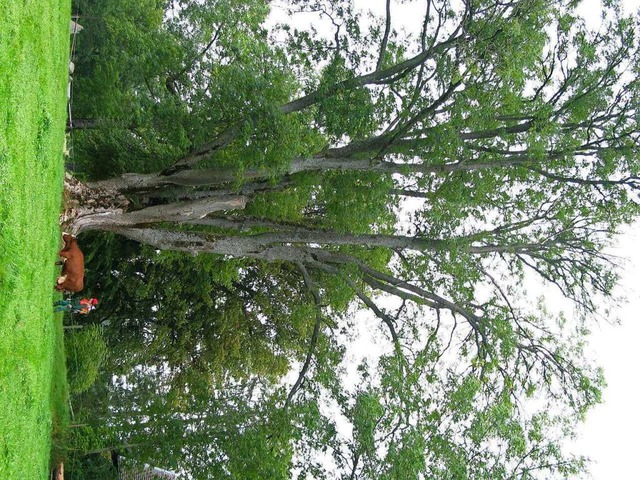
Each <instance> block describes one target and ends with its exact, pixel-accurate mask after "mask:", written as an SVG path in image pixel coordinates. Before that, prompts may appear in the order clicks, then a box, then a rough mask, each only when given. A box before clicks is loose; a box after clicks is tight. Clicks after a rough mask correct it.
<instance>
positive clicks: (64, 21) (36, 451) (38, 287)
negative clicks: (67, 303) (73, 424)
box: [0, 0, 70, 480]
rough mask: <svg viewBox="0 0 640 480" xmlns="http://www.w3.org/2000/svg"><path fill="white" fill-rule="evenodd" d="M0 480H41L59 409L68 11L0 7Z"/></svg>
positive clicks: (4, 3) (62, 404)
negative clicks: (56, 301)
mask: <svg viewBox="0 0 640 480" xmlns="http://www.w3.org/2000/svg"><path fill="white" fill-rule="evenodd" d="M0 11H1V12H2V14H1V15H0V478H2V479H3V480H12V479H38V478H48V474H49V461H50V460H49V459H50V452H51V447H52V441H51V435H52V426H53V429H54V430H57V428H56V427H57V426H59V425H60V423H61V422H63V423H64V422H65V417H66V416H68V414H67V413H66V408H67V407H66V404H67V393H66V373H65V366H64V348H63V342H62V321H61V316H57V317H54V315H53V313H52V307H51V304H52V300H53V295H54V294H53V282H54V276H55V271H54V262H55V260H56V250H57V249H58V248H59V242H60V233H59V227H58V212H59V210H60V201H61V194H62V184H63V181H62V179H63V174H64V166H63V165H64V162H63V158H62V150H63V144H64V131H65V121H66V99H65V97H66V95H65V92H66V83H67V64H68V55H69V53H68V52H69V18H70V4H69V2H67V1H62V2H58V1H51V0H48V1H46V0H45V1H41V0H25V1H23V2H16V1H15V0H0Z"/></svg>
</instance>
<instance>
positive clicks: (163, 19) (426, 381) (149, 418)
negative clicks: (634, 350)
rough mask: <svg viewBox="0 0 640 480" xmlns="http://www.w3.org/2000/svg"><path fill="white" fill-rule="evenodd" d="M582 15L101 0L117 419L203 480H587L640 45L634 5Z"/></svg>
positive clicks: (97, 283) (119, 433) (98, 140)
mask: <svg viewBox="0 0 640 480" xmlns="http://www.w3.org/2000/svg"><path fill="white" fill-rule="evenodd" d="M383 3H384V2H383ZM401 3H411V2H401ZM576 3H577V2H575V1H573V0H572V1H561V2H557V1H548V0H522V1H517V0H514V1H508V2H501V1H496V0H466V1H460V2H458V1H452V0H451V1H450V0H428V1H427V2H423V3H420V4H419V5H418V4H416V5H415V11H416V12H419V13H420V17H416V18H413V19H412V21H413V22H415V25H412V26H411V25H408V24H406V21H407V20H406V19H403V18H397V16H396V14H395V12H396V8H397V7H398V5H396V4H395V3H394V2H391V1H390V0H388V1H387V2H386V11H385V13H384V14H382V15H381V16H376V15H374V14H371V13H370V14H367V13H366V12H363V11H362V10H360V9H358V8H356V6H354V4H353V3H352V2H351V1H347V0H344V1H328V0H327V1H324V0H290V1H288V2H286V4H285V5H284V6H283V7H279V6H276V4H272V3H270V2H266V1H260V0H253V1H249V2H247V1H242V2H240V1H229V0H225V1H206V2H196V1H186V0H184V1H183V0H177V1H174V2H160V1H154V0H147V1H143V2H140V1H132V0H109V1H100V2H97V1H95V2H94V1H87V2H85V4H84V5H83V11H82V12H81V13H82V15H86V20H85V21H84V23H83V24H85V30H84V31H83V32H82V35H83V37H81V43H80V44H79V47H78V54H77V59H78V62H77V63H78V67H77V77H76V80H75V82H76V87H75V92H76V96H75V98H74V115H75V117H77V118H78V119H79V120H77V121H76V122H75V123H74V122H73V119H72V122H71V125H70V128H71V134H72V139H73V144H74V150H73V152H74V153H73V161H74V162H75V163H76V165H77V168H78V172H77V175H76V176H77V177H78V178H81V179H82V180H83V181H82V182H81V181H78V180H77V179H75V178H71V177H69V179H68V185H67V187H68V193H69V198H70V199H69V202H68V209H67V211H66V212H65V222H66V223H67V226H68V227H69V228H70V229H71V230H73V231H75V232H78V233H81V234H82V235H81V239H83V240H84V242H85V245H86V246H87V248H88V250H89V251H90V253H89V259H88V262H87V265H88V267H89V269H90V271H89V272H88V281H87V282H86V283H87V284H88V285H89V286H90V287H89V288H90V289H93V290H99V291H101V292H102V295H103V297H105V298H106V299H107V300H108V301H106V302H105V301H103V304H102V306H101V311H102V316H103V318H102V319H101V320H102V321H103V322H105V323H106V324H107V327H106V334H107V336H108V339H109V344H110V348H111V357H110V360H109V368H110V369H109V370H108V371H107V372H106V373H105V378H104V381H103V382H101V383H100V384H98V385H96V386H95V387H94V389H93V390H92V391H90V392H88V393H86V394H84V395H85V397H84V400H83V399H82V398H79V399H77V401H78V402H79V405H80V404H82V405H84V406H85V407H86V408H89V409H90V410H89V411H91V412H92V421H91V422H90V423H91V424H92V425H93V428H95V429H99V430H100V431H105V432H109V433H108V436H110V437H109V438H111V439H112V440H110V441H112V444H113V445H114V446H118V445H119V446H120V448H128V449H129V451H130V452H131V455H134V456H137V457H139V458H141V459H143V460H144V461H148V462H152V461H153V462H154V463H156V464H165V465H166V464H167V463H170V464H171V465H168V466H173V467H175V468H179V469H181V470H183V471H185V472H188V475H189V476H190V477H191V478H212V477H215V478H227V477H228V478H290V477H294V478H306V477H309V476H310V477H313V478H345V479H346V478H350V479H354V478H388V479H395V478H397V479H405V478H434V479H436V478H442V479H454V478H460V479H462V478H478V479H480V478H487V479H489V478H491V479H500V478H504V479H507V478H552V477H553V478H569V477H572V478H573V477H574V476H576V475H578V474H579V473H580V472H583V471H584V469H585V462H584V459H583V458H581V457H574V456H572V455H570V454H568V453H566V452H565V450H564V449H563V447H562V445H563V441H564V439H566V438H567V437H570V436H571V434H572V428H573V426H574V425H575V422H576V421H578V420H580V419H582V418H583V416H584V414H585V412H586V411H587V410H588V409H589V408H590V407H592V406H593V405H594V404H596V403H598V402H599V401H600V397H601V390H602V388H603V384H604V383H603V378H602V374H601V372H600V370H599V369H598V368H597V367H595V366H594V365H592V364H591V363H590V362H589V361H588V360H587V359H586V358H585V355H584V352H583V348H584V343H585V339H586V336H587V335H588V328H589V325H590V324H591V322H593V321H596V320H597V318H598V315H599V310H600V309H601V308H602V306H601V305H602V303H601V302H602V301H606V299H609V298H611V297H612V296H613V293H614V287H615V283H616V279H617V277H616V272H615V265H614V264H613V263H612V259H610V258H609V257H607V255H606V254H605V253H604V248H605V247H606V246H607V244H608V242H610V241H611V238H612V236H613V235H614V234H615V233H616V232H617V231H618V230H619V229H620V228H621V227H622V226H624V225H625V224H628V223H629V222H630V221H632V220H633V219H634V218H635V217H636V216H637V214H638V197H637V195H638V186H639V185H640V184H639V183H638V182H639V180H640V177H638V170H639V164H638V134H639V125H638V115H637V107H638V101H639V98H640V97H639V95H638V94H639V89H638V87H639V84H638V77H637V74H638V68H639V64H638V59H639V58H640V56H639V55H638V50H637V49H638V41H637V33H638V31H637V23H636V20H634V19H633V18H630V17H629V18H628V17H625V16H624V15H623V14H622V13H621V7H620V5H619V3H618V2H616V1H612V2H607V3H606V5H605V7H604V10H603V14H602V26H601V27H600V29H598V30H597V31H592V30H590V29H588V28H587V27H586V25H585V23H584V21H583V20H582V19H581V18H580V17H579V16H577V14H576V12H575V8H576ZM279 9H283V11H285V13H286V15H281V17H283V18H285V20H280V19H279V18H276V17H277V15H276V14H275V13H274V12H275V11H278V10H279ZM270 12H271V13H270ZM81 21H82V20H81ZM403 22H405V23H403ZM405 27H406V28H405ZM411 27H415V28H414V29H413V30H411ZM85 32H87V34H86V36H84V35H85ZM535 281H540V282H542V283H544V284H545V285H547V286H550V287H552V288H554V289H556V290H557V291H558V292H560V293H561V294H562V296H564V297H565V298H567V299H568V300H569V301H571V302H573V306H574V307H575V312H576V314H575V315H574V318H565V316H564V315H563V313H562V312H559V311H558V309H557V308H547V307H545V305H544V302H543V301H542V300H540V301H538V302H536V301H532V298H531V295H530V294H529V293H528V292H527V289H530V288H531V287H530V285H531V282H535ZM93 290H92V291H93ZM362 311H367V312H368V313H369V317H370V318H369V319H368V320H366V319H364V317H363V315H362V313H361V312H362ZM373 318H375V321H374V320H372V319H373ZM362 322H368V323H367V325H368V326H369V327H368V328H371V326H373V325H376V328H377V329H379V330H380V341H379V343H378V344H377V346H376V348H377V349H378V350H379V351H378V352H375V353H377V355H374V356H372V357H371V358H369V359H365V360H363V361H362V363H361V364H359V365H358V366H357V368H350V366H349V362H350V358H352V353H353V349H354V348H356V346H357V345H358V344H359V340H358V338H356V337H357V336H356V334H355V332H356V331H359V330H361V329H359V328H358V324H359V323H362ZM113 374H117V375H119V377H118V378H120V379H121V380H119V381H117V382H114V381H112V380H111V379H112V375H113ZM105 392H108V394H105ZM98 398H103V399H107V398H108V399H109V400H108V401H107V400H102V401H100V402H97V401H96V399H98ZM83 402H84V403H83ZM98 412H100V413H98ZM105 435H107V434H105Z"/></svg>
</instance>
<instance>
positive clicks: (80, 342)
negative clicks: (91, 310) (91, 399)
mask: <svg viewBox="0 0 640 480" xmlns="http://www.w3.org/2000/svg"><path fill="white" fill-rule="evenodd" d="M65 350H66V353H67V378H68V380H69V390H70V391H71V393H73V394H78V393H82V392H84V391H85V390H87V389H88V388H89V387H90V386H91V385H93V383H94V382H95V381H96V378H97V377H98V372H99V370H100V366H101V365H102V362H103V360H104V358H105V356H106V354H107V345H106V343H105V341H104V338H103V337H102V327H100V326H99V325H90V326H88V327H85V328H83V329H82V330H79V331H75V332H73V333H71V334H70V335H68V336H67V339H66V341H65Z"/></svg>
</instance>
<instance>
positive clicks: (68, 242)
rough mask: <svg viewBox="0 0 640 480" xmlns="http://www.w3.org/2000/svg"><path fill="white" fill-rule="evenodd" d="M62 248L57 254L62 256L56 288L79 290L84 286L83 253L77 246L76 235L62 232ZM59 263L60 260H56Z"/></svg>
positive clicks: (70, 290) (71, 290)
mask: <svg viewBox="0 0 640 480" xmlns="http://www.w3.org/2000/svg"><path fill="white" fill-rule="evenodd" d="M62 239H63V240H64V248H63V249H62V250H60V253H59V255H60V256H61V257H63V258H64V259H65V260H64V263H62V273H61V274H60V276H59V277H58V280H57V281H56V285H55V289H56V290H60V291H62V290H67V291H69V292H79V291H80V290H82V289H83V288H84V255H83V254H82V251H81V250H80V248H79V247H78V242H77V240H76V237H74V236H73V235H69V234H68V233H63V234H62ZM58 263H61V262H58Z"/></svg>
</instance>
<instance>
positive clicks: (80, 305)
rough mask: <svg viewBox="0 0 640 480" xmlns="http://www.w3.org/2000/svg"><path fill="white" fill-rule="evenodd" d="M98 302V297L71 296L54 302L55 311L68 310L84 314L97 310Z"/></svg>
mask: <svg viewBox="0 0 640 480" xmlns="http://www.w3.org/2000/svg"><path fill="white" fill-rule="evenodd" d="M97 304H98V299H97V298H81V299H80V300H78V299H77V298H71V299H69V300H58V301H57V302H55V303H54V304H53V307H54V308H53V311H54V312H66V311H70V312H71V313H81V314H83V315H86V314H88V313H89V312H90V311H92V310H95V308H96V305H97Z"/></svg>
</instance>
